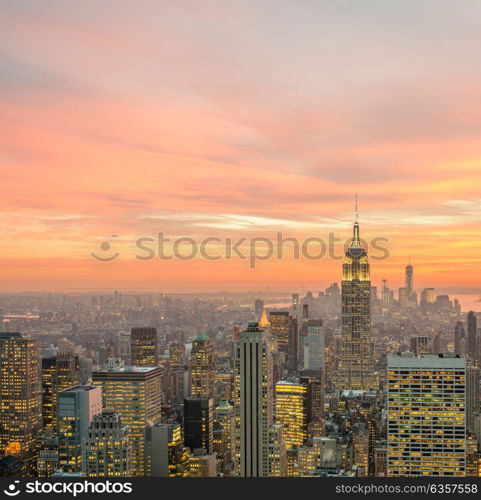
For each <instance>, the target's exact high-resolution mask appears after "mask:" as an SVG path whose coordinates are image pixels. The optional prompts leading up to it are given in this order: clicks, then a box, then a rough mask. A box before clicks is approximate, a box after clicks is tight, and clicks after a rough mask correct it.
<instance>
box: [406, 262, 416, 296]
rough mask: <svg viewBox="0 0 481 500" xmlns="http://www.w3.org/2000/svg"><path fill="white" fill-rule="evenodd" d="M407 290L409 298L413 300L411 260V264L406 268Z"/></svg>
mask: <svg viewBox="0 0 481 500" xmlns="http://www.w3.org/2000/svg"><path fill="white" fill-rule="evenodd" d="M406 290H407V294H408V297H409V298H411V295H412V294H413V291H414V289H413V266H412V265H411V259H409V264H408V265H407V266H406Z"/></svg>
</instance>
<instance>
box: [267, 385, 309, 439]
mask: <svg viewBox="0 0 481 500" xmlns="http://www.w3.org/2000/svg"><path fill="white" fill-rule="evenodd" d="M275 399H276V405H275V408H276V411H275V415H276V422H277V423H278V424H280V425H281V426H282V434H283V438H284V442H285V446H286V449H289V448H294V447H296V446H302V445H303V444H305V443H306V441H307V425H308V423H309V385H308V383H307V381H300V380H298V379H292V380H282V381H280V382H278V383H277V384H276V398H275Z"/></svg>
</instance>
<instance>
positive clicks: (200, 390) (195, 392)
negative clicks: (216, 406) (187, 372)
mask: <svg viewBox="0 0 481 500" xmlns="http://www.w3.org/2000/svg"><path fill="white" fill-rule="evenodd" d="M191 373H192V376H191V382H192V383H191V386H192V390H191V396H192V397H194V398H213V397H214V386H215V366H214V347H213V345H212V341H211V340H210V339H209V337H207V335H206V334H205V333H202V332H201V333H199V335H197V338H196V339H195V340H194V342H193V344H192V355H191Z"/></svg>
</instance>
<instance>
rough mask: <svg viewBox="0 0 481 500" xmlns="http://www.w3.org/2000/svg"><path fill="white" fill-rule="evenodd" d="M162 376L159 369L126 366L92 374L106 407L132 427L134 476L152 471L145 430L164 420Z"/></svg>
mask: <svg viewBox="0 0 481 500" xmlns="http://www.w3.org/2000/svg"><path fill="white" fill-rule="evenodd" d="M161 375H162V370H161V369H160V368H159V367H145V366H144V367H139V366H126V367H121V366H120V367H118V368H113V369H104V370H100V371H96V372H94V373H93V374H92V379H93V383H94V384H96V385H99V386H101V387H102V401H103V406H104V407H105V408H112V409H113V411H114V412H115V413H118V414H119V415H120V416H121V417H122V422H123V424H124V425H127V426H128V427H129V432H130V439H131V445H132V456H131V473H132V476H143V475H145V474H146V471H149V470H150V468H151V465H150V456H149V455H148V454H147V453H145V427H146V426H148V425H156V424H158V423H160V421H161V391H160V387H161Z"/></svg>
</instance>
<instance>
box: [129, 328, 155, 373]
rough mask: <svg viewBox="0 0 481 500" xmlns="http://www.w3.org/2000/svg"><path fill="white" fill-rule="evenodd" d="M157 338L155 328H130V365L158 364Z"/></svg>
mask: <svg viewBox="0 0 481 500" xmlns="http://www.w3.org/2000/svg"><path fill="white" fill-rule="evenodd" d="M158 342H159V339H158V337H157V329H155V328H152V327H144V328H132V331H131V333H130V357H131V364H132V366H150V367H151V366H159V346H158Z"/></svg>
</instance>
